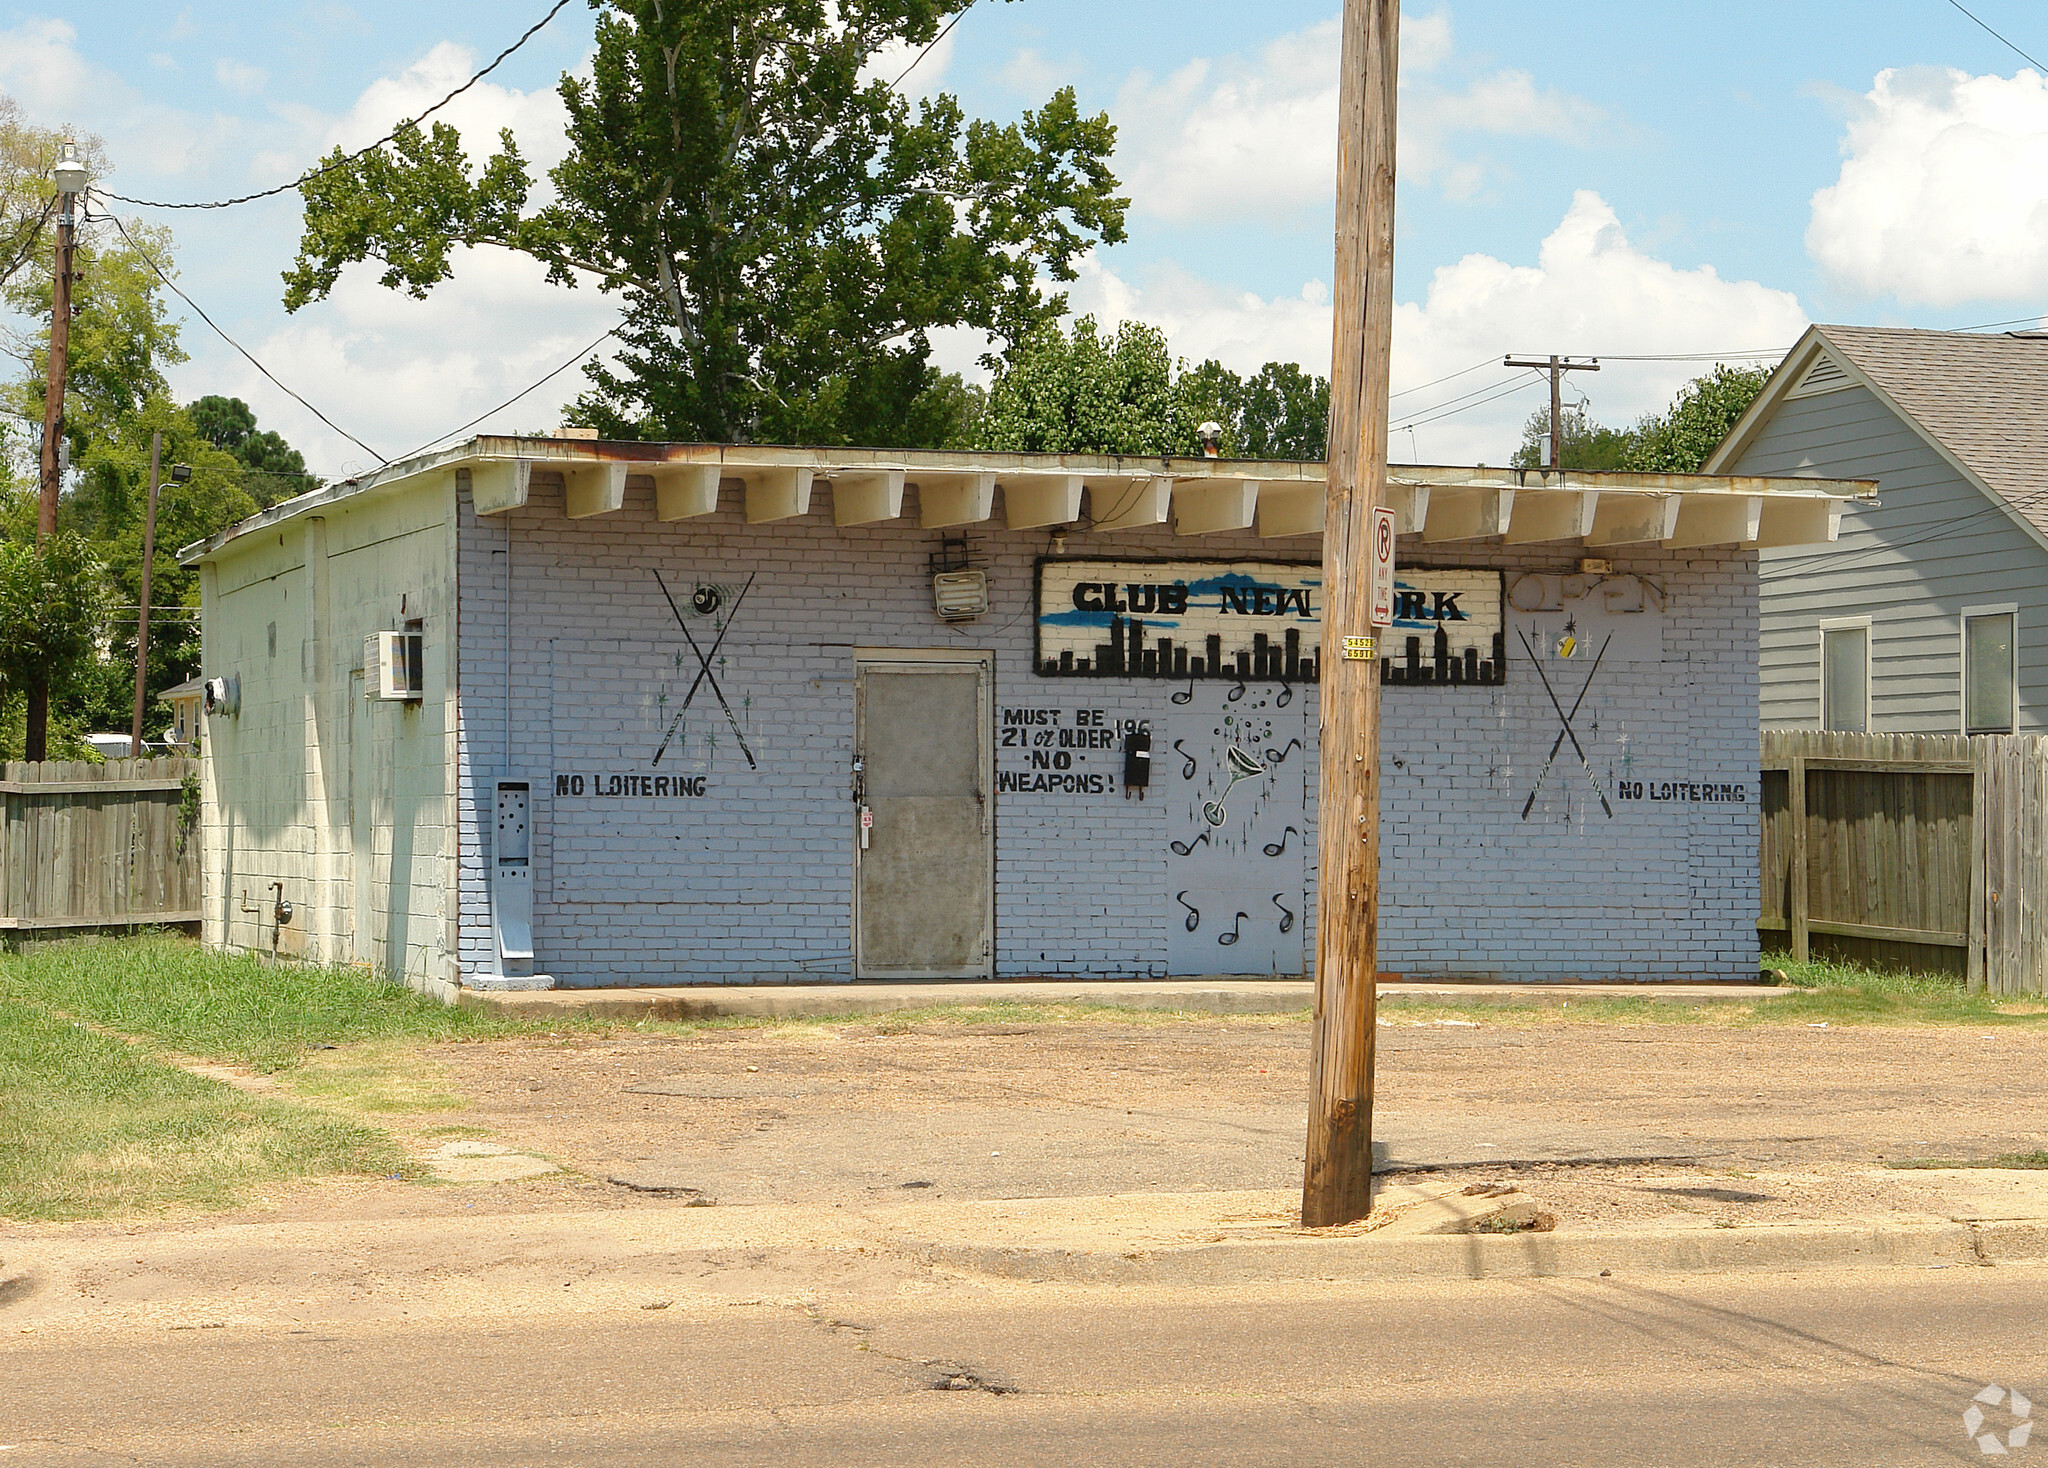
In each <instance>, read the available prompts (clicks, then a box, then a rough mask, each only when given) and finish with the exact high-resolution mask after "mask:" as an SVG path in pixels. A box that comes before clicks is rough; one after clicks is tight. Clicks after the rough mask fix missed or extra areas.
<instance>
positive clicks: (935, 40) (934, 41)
mask: <svg viewBox="0 0 2048 1468" xmlns="http://www.w3.org/2000/svg"><path fill="white" fill-rule="evenodd" d="M556 8H557V9H560V8H561V7H559V6H557V7H556ZM972 9H974V0H967V3H966V4H965V5H963V6H961V7H960V13H959V14H958V15H955V16H954V17H953V18H952V19H951V20H949V21H947V22H946V27H945V29H944V30H942V31H940V32H939V33H938V34H937V35H936V36H933V37H932V38H931V40H930V41H929V42H928V43H927V44H926V45H925V48H924V49H923V50H922V51H920V52H918V53H917V56H916V58H915V59H914V60H912V61H911V63H910V65H908V66H906V67H904V68H903V70H902V71H900V72H898V73H897V74H896V80H895V81H893V82H891V83H889V90H890V91H892V92H893V91H895V90H896V89H897V88H898V87H900V86H902V85H903V78H905V77H907V76H909V75H910V74H911V73H912V72H913V71H916V70H917V68H918V63H919V62H921V61H923V60H924V59H925V57H927V56H929V55H931V54H932V48H933V47H934V46H936V45H938V44H939V42H941V41H943V40H945V39H946V37H947V36H949V35H951V34H952V32H953V27H954V26H956V25H958V24H960V20H961V17H962V16H964V15H966V14H967V12H968V11H970V10H972Z"/></svg>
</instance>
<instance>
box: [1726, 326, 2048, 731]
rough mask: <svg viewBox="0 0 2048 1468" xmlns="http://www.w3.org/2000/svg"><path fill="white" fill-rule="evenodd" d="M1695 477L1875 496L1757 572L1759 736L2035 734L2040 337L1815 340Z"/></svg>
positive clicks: (2045, 635)
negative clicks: (1846, 485)
mask: <svg viewBox="0 0 2048 1468" xmlns="http://www.w3.org/2000/svg"><path fill="white" fill-rule="evenodd" d="M1706 468H1707V470H1708V472H1710V473H1714V474H1732V475H1746V474H1759V475H1795V476H1796V475H1807V474H1811V475H1816V476H1826V477H1830V478H1854V479H1870V480H1875V481H1876V484H1877V490H1876V496H1875V500H1874V502H1867V503H1863V504H1851V505H1850V506H1849V507H1848V509H1847V512H1846V513H1845V514H1844V516H1843V519H1842V525H1841V533H1840V538H1839V539H1838V540H1837V541H1835V543H1833V544H1831V545H1826V546H1819V547H1802V548H1785V549H1779V550H1769V551H1765V552H1764V553H1763V558H1762V567H1761V575H1762V665H1761V673H1762V688H1761V716H1762V725H1763V727H1764V728H1766V729H1792V728H1823V729H1839V730H1849V731H1865V732H1870V733H1885V734H2038V733H2043V732H2048V335H2042V334H2037V333H2025V332H2022V333H2012V334H2003V335H1992V336H1986V335H1977V334H1973V333H1967V332H1948V331H1911V330H1895V329H1883V328H1871V327H1852V326H1815V327H1812V328H1810V329H1809V330H1808V331H1807V333H1806V335H1805V336H1804V337H1803V338H1801V340H1800V342H1799V344H1798V345H1797V346H1796V347H1794V348H1793V349H1792V352H1791V354H1790V355H1789V356H1787V357H1786V358H1785V360H1784V362H1783V363H1782V364H1781V365H1780V366H1779V368H1778V370H1777V372H1776V373H1775V374H1774V375H1773V376H1772V378H1771V380H1770V382H1769V384H1768V385H1767V386H1766V387H1765V389H1764V391H1763V393H1762V394H1761V395H1760V396H1759V397H1758V399H1757V401H1756V402H1755V403H1754V404H1753V405H1752V406H1751V407H1750V410H1749V411H1748V413H1746V414H1745V415H1744V416H1743V418H1742V419H1741V421H1740V422H1738V423H1737V424H1736V426H1735V428H1734V430H1733V431H1732V432H1731V433H1730V434H1729V437H1728V439H1727V440H1726V442H1724V443H1723V444H1722V445H1721V447H1720V448H1719V449H1718V450H1716V451H1715V453H1714V456H1713V457H1712V458H1711V459H1710V460H1709V461H1708V462H1707V465H1706Z"/></svg>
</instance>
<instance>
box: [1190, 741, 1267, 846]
mask: <svg viewBox="0 0 2048 1468" xmlns="http://www.w3.org/2000/svg"><path fill="white" fill-rule="evenodd" d="M1223 762H1224V763H1225V764H1226V765H1228V766H1229V767H1230V783H1229V784H1228V785H1225V786H1224V787H1223V793H1222V794H1221V795H1219V796H1217V797H1216V799H1214V800H1205V801H1203V802H1202V819H1203V820H1205V821H1207V822H1208V823H1209V824H1210V825H1212V826H1220V825H1222V824H1223V821H1224V810H1223V802H1224V801H1225V800H1227V799H1229V798H1230V792H1231V791H1232V790H1233V789H1234V788H1236V786H1237V782H1238V781H1239V780H1249V779H1251V778H1252V777H1253V776H1254V775H1263V774H1265V773H1266V767H1265V766H1264V765H1262V764H1260V763H1259V762H1258V761H1257V760H1255V759H1253V758H1252V757H1251V756H1250V755H1248V754H1246V753H1245V752H1244V751H1243V750H1241V749H1239V748H1238V747H1237V746H1236V745H1232V746H1231V748H1230V753H1229V754H1227V755H1225V756H1224V758H1223Z"/></svg>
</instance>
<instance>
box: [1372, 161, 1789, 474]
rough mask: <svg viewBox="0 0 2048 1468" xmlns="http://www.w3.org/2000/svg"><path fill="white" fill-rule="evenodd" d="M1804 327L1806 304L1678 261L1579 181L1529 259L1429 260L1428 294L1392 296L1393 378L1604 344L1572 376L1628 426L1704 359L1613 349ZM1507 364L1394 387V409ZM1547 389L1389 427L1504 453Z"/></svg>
mask: <svg viewBox="0 0 2048 1468" xmlns="http://www.w3.org/2000/svg"><path fill="white" fill-rule="evenodd" d="M1805 326H1806V313H1805V312H1804V311H1803V310H1802V309H1801V308H1800V305H1799V302H1798V299H1797V298H1796V297H1794V296H1793V295H1792V294H1791V293H1790V292H1789V291H1780V290H1773V289H1771V288H1769V287H1767V286H1764V285H1760V284H1758V283H1757V282H1755V281H1732V280H1723V279H1722V278H1721V277H1720V276H1719V275H1718V274H1717V273H1716V272H1715V270H1714V268H1713V267H1712V266H1710V265H1702V266H1699V267H1697V268H1695V269H1690V270H1687V269H1681V268H1680V267H1678V266H1675V265H1672V264H1671V263H1669V262H1668V261H1664V260H1659V259H1656V258H1654V257H1652V256H1649V255H1646V254H1644V253H1642V252H1641V251H1639V250H1637V249H1636V248H1635V247H1634V246H1633V245H1631V244H1630V243H1629V240H1628V236H1627V235H1626V234H1625V233H1624V232H1623V230H1622V227H1621V222H1620V220H1619V219H1617V218H1616V217H1615V213H1614V211H1613V209H1611V208H1610V207H1608V204H1607V202H1606V201H1605V200H1604V199H1602V198H1601V197H1600V196H1599V195H1598V194H1596V193H1593V192H1591V191H1590V190H1581V191H1580V192H1578V193H1577V194H1575V195H1574V196H1573V198H1572V204H1571V208H1570V209H1569V210H1567V211H1566V213H1565V216H1564V219H1563V220H1562V221H1561V222H1560V223H1559V224H1558V226H1557V228H1556V229H1554V230H1552V231H1551V233H1550V235H1549V237H1548V238H1547V239H1545V240H1544V241H1543V244H1542V246H1541V248H1540V249H1539V251H1538V252H1537V259H1536V264H1534V265H1533V266H1531V265H1511V264H1509V263H1507V262H1506V261H1502V260H1496V259H1494V258H1493V257H1491V256H1489V255H1476V254H1475V255H1467V256H1466V257H1465V258H1463V259H1462V260H1459V261H1458V262H1457V263H1455V264H1452V265H1445V266H1441V267H1439V268H1438V269H1437V270H1436V272H1435V273H1434V274H1433V275H1432V276H1431V278H1430V284H1429V290H1428V293H1427V294H1426V295H1425V297H1424V299H1423V300H1421V301H1420V302H1414V301H1410V302H1400V303H1397V304H1396V305H1395V307H1394V363H1393V379H1394V387H1395V389H1396V390H1397V391H1401V390H1403V389H1407V388H1410V387H1416V386H1419V385H1420V384H1423V383H1426V382H1429V381H1431V380H1432V379H1435V378H1440V377H1444V376H1447V375H1449V374H1451V373H1454V372H1460V371H1463V370H1464V369H1465V368H1468V367H1471V366H1473V365H1474V364H1475V363H1480V362H1485V361H1488V360H1489V359H1497V358H1499V357H1501V356H1505V355H1507V354H1509V353H1513V354H1516V355H1532V354H1537V353H1541V354H1543V355H1546V356H1547V355H1549V354H1550V353H1552V352H1558V353H1569V354H1572V355H1586V356H1593V355H1605V356H1607V357H1609V358H1610V360H1607V361H1605V362H1603V364H1602V367H1601V370H1600V372H1599V373H1598V374H1597V375H1594V374H1579V375H1577V376H1575V378H1574V379H1573V383H1572V388H1573V391H1574V392H1575V393H1584V394H1585V395H1587V396H1588V397H1590V398H1591V400H1592V404H1591V413H1592V416H1593V417H1594V418H1595V419H1597V420H1598V421H1600V422H1603V423H1607V424H1610V425H1614V426H1623V425H1626V424H1628V423H1630V422H1633V421H1634V420H1635V419H1636V418H1638V417H1640V416H1641V415H1642V414H1644V413H1650V412H1656V411H1659V410H1661V409H1662V408H1664V407H1665V406H1666V405H1667V404H1668V403H1669V401H1670V399H1671V397H1672V395H1673V394H1674V393H1675V392H1676V391H1677V390H1678V389H1679V387H1681V386H1683V385H1684V384H1685V383H1686V382H1687V381H1688V380H1689V379H1691V378H1693V377H1697V376H1699V375H1700V374H1701V373H1703V372H1705V371H1707V370H1708V369H1709V368H1710V367H1711V366H1712V365H1713V364H1712V362H1711V361H1699V362H1624V361H1616V360H1611V359H1612V358H1615V357H1623V356H1629V355H1636V354H1644V355H1647V354H1653V353H1654V354H1658V355H1665V356H1677V355H1683V354H1690V353H1711V352H1720V353H1728V354H1731V355H1732V354H1735V353H1739V352H1755V351H1767V350H1768V351H1775V350H1782V349H1783V348H1785V347H1789V346H1790V345H1791V344H1792V343H1793V341H1794V340H1796V339H1797V337H1798V335H1799V333H1800V332H1801V331H1802V330H1804V329H1805ZM1513 376H1514V374H1512V373H1510V372H1509V371H1507V370H1506V369H1501V370H1498V371H1479V372H1474V373H1471V374H1470V375H1468V376H1465V377H1460V378H1458V379H1457V380H1456V381H1454V382H1447V383H1444V384H1443V385H1442V386H1441V387H1437V388H1431V389H1424V390H1422V391H1419V392H1402V395H1401V396H1399V397H1398V398H1397V399H1396V400H1395V404H1394V413H1393V417H1392V422H1393V424H1394V425H1395V426H1396V427H1399V426H1400V425H1402V424H1404V423H1409V422H1415V421H1416V420H1420V419H1425V418H1431V417H1434V416H1435V414H1434V413H1432V412H1430V411H1426V410H1429V409H1431V408H1432V407H1433V406H1435V405H1438V404H1447V403H1448V402H1449V400H1451V399H1455V398H1457V397H1459V396H1460V395H1461V394H1465V393H1472V392H1478V391H1479V390H1480V389H1483V388H1486V387H1487V385H1488V384H1489V383H1500V384H1501V385H1503V386H1506V385H1507V384H1508V383H1509V382H1510V381H1511V380H1512V378H1513ZM1480 396H1482V397H1483V396H1485V394H1484V393H1480ZM1544 401H1545V397H1544V394H1543V393H1542V392H1540V391H1537V390H1534V389H1533V388H1532V390H1531V391H1529V392H1526V393H1523V394H1519V395H1513V396H1509V397H1505V398H1502V399H1500V400H1499V401H1498V402H1493V403H1481V402H1478V401H1477V400H1476V399H1475V400H1473V401H1472V402H1471V403H1469V404H1468V405H1461V406H1464V407H1465V411H1462V412H1459V413H1457V414H1455V415H1454V416H1450V417H1445V418H1442V419H1440V420H1439V421H1436V422H1433V423H1419V422H1418V423H1417V426H1416V429H1415V434H1414V437H1413V438H1412V439H1411V438H1410V437H1409V435H1407V434H1405V433H1401V434H1397V435H1396V436H1395V441H1394V445H1393V451H1394V453H1395V455H1396V457H1407V456H1409V455H1413V456H1415V457H1418V458H1422V459H1425V460H1429V461H1433V462H1440V463H1473V462H1477V461H1481V460H1484V461H1486V462H1489V463H1496V464H1497V463H1501V462H1503V461H1504V460H1505V459H1506V457H1507V455H1508V454H1509V453H1510V452H1512V451H1513V449H1514V447H1515V445H1516V444H1517V443H1518V442H1519V441H1520V437H1521V425H1522V422H1523V420H1524V419H1526V418H1527V417H1528V415H1529V414H1530V412H1532V411H1533V410H1534V409H1535V408H1537V407H1539V406H1541V405H1542V403H1543V402H1544Z"/></svg>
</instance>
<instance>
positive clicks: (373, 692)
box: [363, 632, 427, 703]
mask: <svg viewBox="0 0 2048 1468" xmlns="http://www.w3.org/2000/svg"><path fill="white" fill-rule="evenodd" d="M424 643H425V639H424V638H423V637H421V635H420V634H419V633H417V632H372V633H371V634H370V635H369V636H368V637H366V638H364V639H363V696H364V697H365V698H382V699H393V700H397V701H400V702H405V703H411V702H415V701H417V700H419V699H421V698H424V697H426V692H427V686H426V685H427V678H426V667H425V662H426V657H425V648H424Z"/></svg>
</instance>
